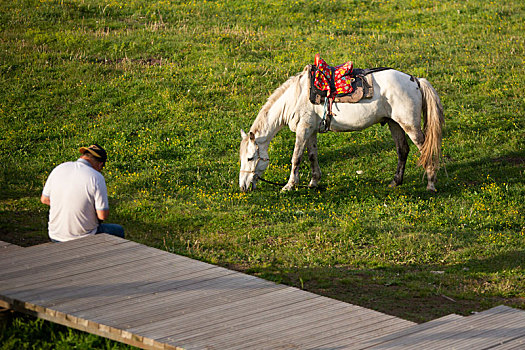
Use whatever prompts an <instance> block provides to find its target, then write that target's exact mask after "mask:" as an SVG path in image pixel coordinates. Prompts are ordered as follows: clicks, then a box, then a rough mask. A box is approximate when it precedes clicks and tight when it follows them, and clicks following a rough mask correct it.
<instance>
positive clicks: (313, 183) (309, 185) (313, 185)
mask: <svg viewBox="0 0 525 350" xmlns="http://www.w3.org/2000/svg"><path fill="white" fill-rule="evenodd" d="M316 187H317V182H314V181H310V183H309V184H308V188H316Z"/></svg>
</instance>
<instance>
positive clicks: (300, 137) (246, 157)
mask: <svg viewBox="0 0 525 350" xmlns="http://www.w3.org/2000/svg"><path fill="white" fill-rule="evenodd" d="M372 77H373V88H374V95H373V97H372V98H370V99H362V100H361V101H359V102H358V103H336V102H334V104H333V108H332V109H333V114H334V115H333V118H332V121H331V125H330V130H331V131H335V132H342V131H356V130H363V129H365V128H368V127H369V126H371V125H374V124H376V123H380V122H381V123H387V124H388V127H389V128H390V132H391V133H392V137H393V138H394V142H395V144H396V149H397V155H398V163H397V171H396V173H395V175H394V179H393V180H392V182H391V183H390V186H392V187H394V186H398V185H401V184H402V182H403V175H404V172H405V164H406V160H407V157H408V152H409V145H408V142H407V140H406V135H405V133H406V134H408V136H409V137H410V139H411V140H412V142H413V143H414V144H415V145H416V146H417V148H418V149H419V151H420V153H421V154H420V158H419V163H418V165H420V166H422V167H423V168H424V169H425V171H426V175H427V179H428V185H427V189H428V190H430V191H435V190H436V189H435V185H434V183H435V181H436V172H437V170H438V167H439V158H440V156H441V135H442V126H443V124H444V118H443V107H442V105H441V100H440V98H439V96H438V94H437V93H436V90H434V88H433V87H432V85H431V84H430V83H429V82H428V81H427V80H426V79H424V78H418V79H416V78H414V77H412V76H411V75H408V74H406V73H403V72H399V71H396V70H393V69H390V70H384V71H379V72H375V73H372ZM309 89H310V66H306V67H305V69H304V70H303V71H302V72H301V73H299V74H297V75H295V76H293V77H291V78H289V79H288V80H287V81H286V82H285V83H284V84H283V85H281V86H280V87H279V88H277V89H276V90H275V91H274V92H273V94H272V95H271V96H270V97H269V98H268V101H267V102H266V104H265V105H264V106H263V108H262V109H261V110H260V112H259V114H258V116H257V118H256V119H255V121H254V123H253V125H252V126H251V128H250V131H249V133H248V134H246V133H245V132H244V131H243V130H241V136H242V142H241V146H240V152H239V153H240V160H241V167H240V174H239V186H240V189H241V191H249V190H254V189H255V187H256V185H257V181H258V180H259V179H260V178H261V176H262V174H263V173H264V171H265V170H266V168H267V167H268V164H269V162H270V158H269V156H268V147H269V144H270V141H271V140H272V139H273V137H274V136H275V135H276V134H277V132H278V131H279V130H280V129H281V128H282V127H283V126H285V125H288V127H289V128H290V130H292V132H295V133H296V139H295V148H294V152H293V157H292V170H291V173H290V178H289V180H288V183H287V184H286V185H285V186H284V187H283V188H282V190H283V191H289V190H291V189H292V188H293V187H294V186H295V185H297V184H298V182H299V164H300V163H301V158H302V156H303V153H304V149H305V147H306V148H307V151H308V158H309V159H310V162H311V173H312V177H311V180H310V183H309V187H316V186H317V184H318V182H319V179H320V178H321V170H320V168H319V163H318V160H317V133H318V131H319V124H320V122H321V120H322V116H323V112H324V107H323V105H314V104H312V103H311V102H310V100H309V93H310V91H309ZM422 114H423V115H424V116H425V125H424V130H425V132H424V133H423V131H422V130H421V116H422Z"/></svg>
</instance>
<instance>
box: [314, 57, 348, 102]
mask: <svg viewBox="0 0 525 350" xmlns="http://www.w3.org/2000/svg"><path fill="white" fill-rule="evenodd" d="M315 66H316V67H317V70H316V71H315V75H314V81H313V84H314V85H315V87H316V88H318V89H319V90H321V91H327V95H328V97H329V98H334V97H335V96H336V95H345V94H350V93H351V92H352V91H353V88H352V70H353V68H354V64H353V62H352V61H349V62H346V63H344V64H341V65H339V66H335V67H331V66H329V65H328V64H327V63H326V62H325V61H324V60H323V59H322V58H321V56H320V55H319V54H316V55H315Z"/></svg>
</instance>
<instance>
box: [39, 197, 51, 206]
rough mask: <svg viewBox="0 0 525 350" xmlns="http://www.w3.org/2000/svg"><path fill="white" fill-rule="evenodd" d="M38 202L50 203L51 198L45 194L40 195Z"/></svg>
mask: <svg viewBox="0 0 525 350" xmlns="http://www.w3.org/2000/svg"><path fill="white" fill-rule="evenodd" d="M40 202H42V203H44V204H45V205H51V200H50V199H49V197H47V196H44V195H42V196H40Z"/></svg>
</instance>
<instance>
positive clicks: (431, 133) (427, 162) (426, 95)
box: [418, 78, 445, 171]
mask: <svg viewBox="0 0 525 350" xmlns="http://www.w3.org/2000/svg"><path fill="white" fill-rule="evenodd" d="M418 80H419V85H420V87H421V95H422V96H423V115H424V118H425V121H424V122H425V124H424V127H423V131H424V133H425V142H424V143H423V147H421V156H420V158H419V162H418V165H420V166H422V167H423V169H427V170H428V169H432V170H433V171H437V169H438V168H439V160H440V158H441V138H442V132H443V125H444V123H445V118H444V116H443V105H442V104H441V99H440V98H439V95H438V94H437V92H436V90H435V89H434V87H432V85H431V84H430V83H429V82H428V80H426V79H425V78H419V79H418Z"/></svg>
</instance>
